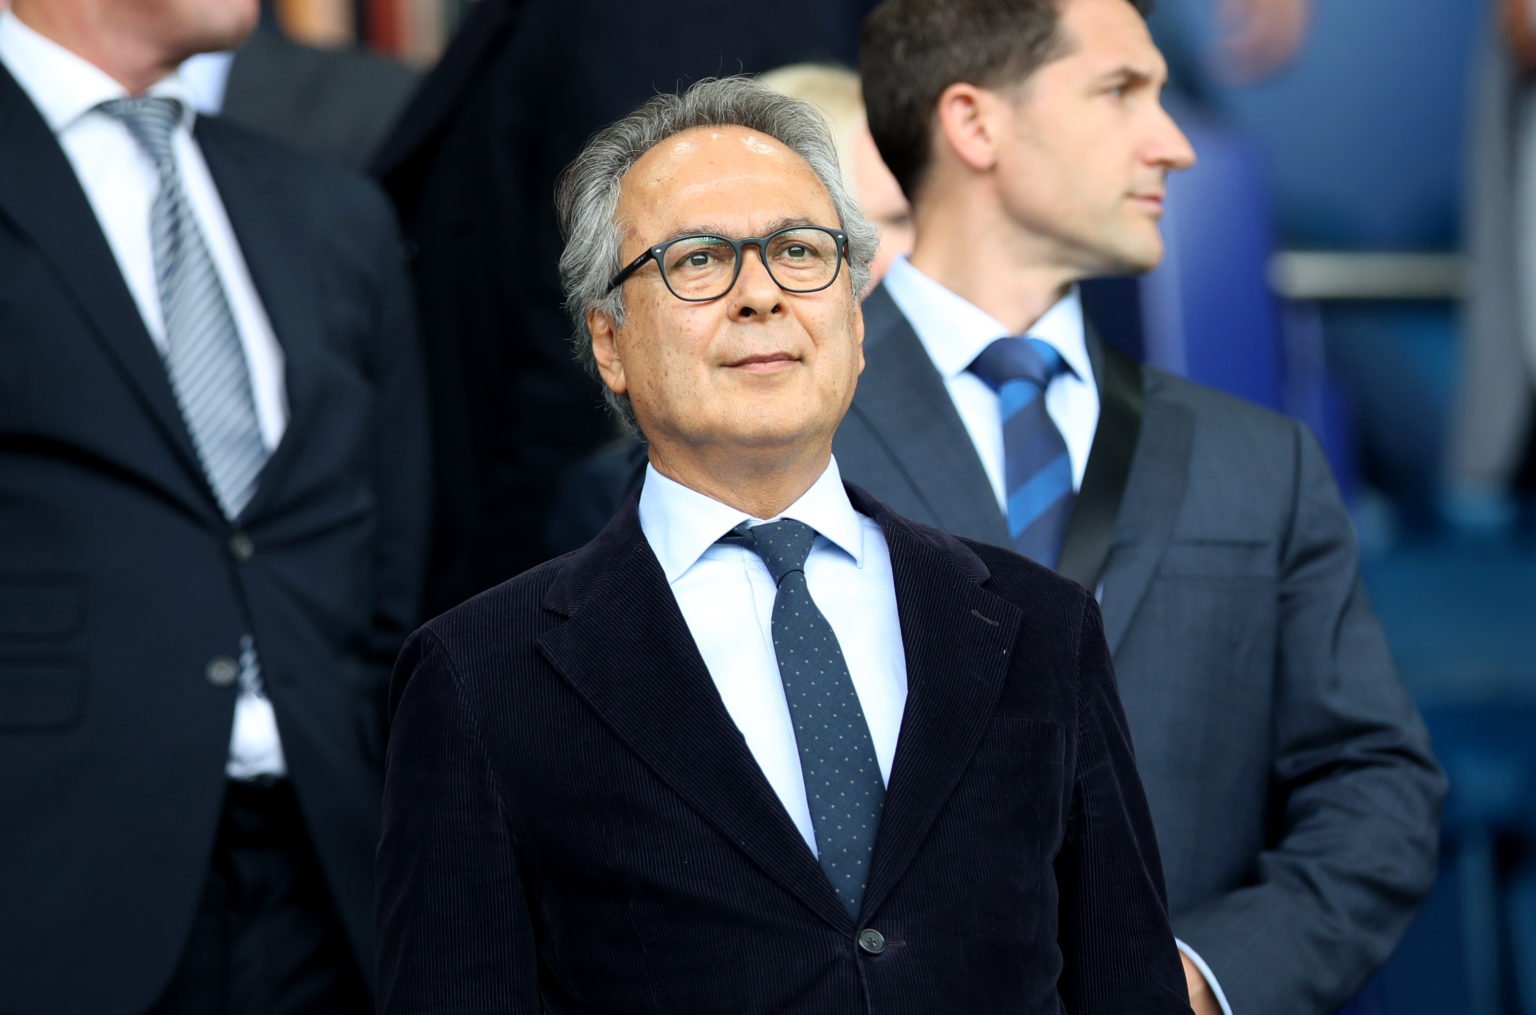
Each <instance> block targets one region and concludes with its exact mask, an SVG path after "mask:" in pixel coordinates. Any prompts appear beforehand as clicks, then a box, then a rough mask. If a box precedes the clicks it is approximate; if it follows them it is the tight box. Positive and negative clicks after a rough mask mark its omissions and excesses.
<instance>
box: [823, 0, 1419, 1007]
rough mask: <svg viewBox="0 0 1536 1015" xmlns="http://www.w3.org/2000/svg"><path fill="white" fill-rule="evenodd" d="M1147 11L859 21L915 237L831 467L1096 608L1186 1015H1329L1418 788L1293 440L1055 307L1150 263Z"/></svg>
mask: <svg viewBox="0 0 1536 1015" xmlns="http://www.w3.org/2000/svg"><path fill="white" fill-rule="evenodd" d="M1143 7H1144V4H1143V3H1141V2H1140V0H1010V2H1007V3H1004V2H999V0H954V2H951V3H947V4H944V5H934V4H931V3H925V2H918V0H888V2H887V3H885V4H884V5H883V6H882V7H881V8H880V9H878V10H877V11H876V12H875V13H874V14H873V15H872V16H871V18H870V20H869V21H868V22H866V24H865V29H864V38H863V52H862V56H861V64H862V67H861V70H862V74H863V81H864V97H865V101H866V103H867V105H868V108H869V122H870V127H871V129H872V131H873V133H874V136H875V140H876V142H877V144H878V146H879V148H880V151H881V155H882V156H883V157H884V158H885V160H886V162H887V164H888V165H889V166H890V168H891V170H892V171H893V172H894V173H895V175H896V178H897V180H898V181H900V183H901V185H902V189H903V190H904V191H905V192H906V194H907V197H908V199H909V200H910V201H911V202H912V205H913V210H914V214H915V218H916V224H917V244H916V248H915V249H914V251H913V253H912V255H911V258H910V260H900V261H898V262H897V263H896V265H895V266H894V267H893V268H892V269H891V271H890V273H889V275H887V277H886V281H885V283H884V284H883V285H882V286H881V288H879V289H877V290H876V291H875V292H874V293H873V294H872V295H871V296H870V297H869V298H868V300H867V301H866V303H865V321H866V328H867V331H866V340H865V350H866V358H867V364H868V365H867V368H866V370H865V373H864V376H863V378H862V379H861V381H860V383H859V387H858V390H857V392H856V394H855V397H854V402H853V406H852V409H851V411H850V412H849V414H848V416H847V418H846V419H845V421H844V422H843V424H842V426H841V428H840V430H839V433H838V436H837V441H836V445H835V452H836V455H837V460H838V462H839V463H840V464H841V465H842V467H843V470H844V474H845V476H847V477H848V478H849V480H850V481H851V482H854V483H857V484H859V485H860V486H863V487H865V488H867V489H868V490H870V491H871V492H872V493H874V494H875V496H877V497H879V498H881V499H883V500H885V501H886V502H888V503H889V504H891V505H892V506H893V507H894V508H895V509H896V510H897V511H899V512H901V513H903V514H906V515H909V516H911V517H913V518H917V519H919V520H922V521H924V522H928V523H930V524H935V525H937V526H939V527H942V528H946V529H949V530H950V531H952V532H955V533H957V534H960V535H964V536H969V537H972V538H980V539H983V540H986V541H989V542H992V543H996V544H998V545H1002V546H1010V547H1014V548H1017V549H1022V550H1025V551H1027V552H1029V553H1031V554H1032V555H1034V556H1036V557H1037V558H1038V559H1041V560H1043V561H1045V562H1048V563H1051V564H1054V565H1055V566H1057V567H1058V569H1059V570H1061V571H1062V572H1063V573H1065V574H1067V575H1068V576H1070V577H1073V578H1075V579H1076V580H1077V581H1079V582H1080V583H1082V584H1083V585H1085V586H1086V587H1088V588H1090V589H1097V590H1098V591H1099V593H1100V596H1101V600H1102V607H1103V611H1104V618H1105V626H1106V634H1107V637H1108V640H1109V644H1110V647H1111V649H1112V651H1113V653H1114V661H1115V668H1116V671H1117V674H1118V680H1119V687H1120V693H1121V695H1122V697H1123V699H1124V702H1125V707H1126V711H1127V713H1128V715H1129V719H1130V725H1131V730H1132V734H1133V737H1134V739H1135V741H1136V746H1137V754H1138V767H1139V769H1140V771H1141V775H1142V778H1143V780H1144V782H1145V785H1146V790H1147V795H1148V798H1149V800H1150V802H1151V806H1152V813H1153V819H1154V822H1155V825H1156V828H1157V833H1158V838H1159V842H1160V845H1161V851H1162V856H1163V860H1164V864H1165V867H1166V874H1167V879H1168V889H1169V902H1170V908H1171V912H1172V914H1173V926H1174V931H1175V933H1176V935H1177V936H1178V938H1179V941H1180V945H1181V951H1182V953H1183V955H1184V960H1185V975H1186V979H1187V981H1188V985H1189V988H1190V994H1191V1000H1192V1002H1193V1004H1194V1006H1195V1008H1196V1010H1197V1011H1200V1012H1215V1011H1222V1012H1227V1013H1229V1015H1230V1013H1233V1012H1235V1013H1237V1015H1263V1013H1271V1012H1273V1013H1277V1015H1278V1013H1285V1015H1295V1013H1299V1012H1322V1011H1329V1010H1332V1009H1335V1008H1337V1007H1338V1006H1339V1005H1341V1004H1343V1003H1345V1002H1346V1001H1347V1000H1348V999H1349V998H1350V997H1351V996H1353V995H1354V994H1355V993H1356V992H1357V991H1358V990H1359V989H1360V987H1361V985H1362V984H1363V983H1364V982H1365V981H1366V980H1367V979H1368V978H1369V976H1370V975H1371V974H1372V972H1373V971H1374V970H1375V969H1376V968H1377V967H1378V966H1379V965H1380V964H1381V962H1382V961H1383V960H1384V959H1385V958H1386V956H1387V954H1388V953H1389V952H1390V951H1391V949H1392V947H1393V946H1394V945H1395V943H1396V942H1397V940H1398V938H1399V937H1400V935H1401V934H1402V932H1403V930H1404V929H1405V927H1406V926H1407V924H1408V921H1409V919H1410V918H1411V916H1412V915H1413V912H1414V909H1415V908H1416V906H1417V904H1418V903H1419V902H1420V900H1421V899H1422V898H1423V896H1424V895H1425V894H1426V893H1427V891H1428V889H1429V886H1430V884H1431V881H1432V880H1433V876H1434V870H1435V853H1436V843H1437V822H1438V813H1439V808H1440V803H1441V799H1442V797H1443V793H1444V781H1443V777H1442V775H1441V773H1440V770H1439V769H1438V767H1437V766H1436V764H1435V762H1434V760H1433V758H1432V756H1431V755H1430V751H1429V743H1428V738H1427V736H1426V734H1425V731H1424V728H1423V725H1422V723H1421V722H1420V720H1419V717H1418V715H1417V712H1416V710H1415V708H1414V705H1413V703H1412V701H1411V700H1410V699H1409V697H1408V696H1407V694H1406V692H1405V691H1404V689H1403V687H1402V686H1401V684H1400V682H1399V680H1398V678H1397V675H1396V673H1395V670H1394V668H1393V665H1392V662H1391V659H1390V657H1389V654H1388V651H1387V646H1386V644H1385V641H1384V639H1383V637H1382V632H1381V629H1380V626H1379V625H1378V623H1377V621H1376V618H1375V617H1374V615H1373V614H1372V612H1371V609H1370V606H1369V604H1368V603H1367V601H1366V596H1365V593H1364V591H1363V589H1362V588H1361V585H1360V582H1359V577H1358V559H1357V550H1356V546H1355V542H1354V537H1353V534H1352V530H1351V526H1350V522H1349V518H1348V516H1347V514H1346V512H1345V510H1344V507H1343V505H1342V503H1341V502H1340V499H1339V496H1338V492H1337V490H1336V488H1335V486H1334V483H1333V480H1332V478H1331V476H1330V475H1329V472H1328V469H1327V466H1326V464H1325V462H1324V459H1323V456H1322V454H1321V452H1320V451H1319V449H1318V447H1317V444H1316V442H1315V441H1314V439H1313V438H1312V436H1311V435H1310V434H1309V433H1307V432H1306V431H1305V429H1304V428H1303V427H1302V426H1300V425H1298V424H1297V423H1295V422H1293V421H1290V420H1287V419H1283V418H1281V417H1278V416H1275V415H1272V414H1270V413H1268V412H1265V411H1263V410H1260V409H1258V408H1255V407H1253V406H1250V405H1246V404H1244V403H1242V402H1239V401H1237V400H1235V399H1232V398H1229V397H1226V396H1223V395H1220V394H1218V393H1216V392H1213V391H1209V390H1205V389H1202V388H1200V387H1198V386H1196V385H1193V384H1190V383H1188V382H1185V381H1182V380H1180V379H1178V378H1175V377H1171V376H1168V375H1165V374H1162V373H1159V372H1157V371H1154V370H1150V369H1147V370H1144V369H1142V368H1141V367H1139V366H1138V365H1136V364H1134V363H1132V362H1130V361H1128V360H1126V359H1125V358H1123V357H1121V356H1118V355H1116V354H1115V353H1114V352H1113V351H1112V350H1111V349H1109V348H1108V347H1107V346H1105V345H1104V344H1103V343H1102V342H1100V341H1099V340H1098V339H1097V337H1095V336H1093V335H1091V334H1089V333H1088V332H1087V330H1086V328H1085V326H1084V324H1083V318H1082V311H1081V307H1080V305H1079V302H1078V298H1077V294H1076V289H1075V284H1076V283H1077V282H1078V281H1079V280H1081V279H1083V278H1086V277H1090V276H1095V275H1105V274H1124V273H1133V272H1140V271H1146V270H1148V269H1150V268H1152V267H1153V266H1154V265H1156V264H1157V262H1158V260H1159V259H1160V258H1161V255H1162V240H1161V237H1160V235H1159V218H1160V215H1161V211H1162V199H1163V193H1164V189H1163V183H1164V179H1165V177H1166V175H1167V174H1168V173H1169V172H1173V171H1176V170H1179V169H1182V168H1184V167H1186V166H1188V165H1190V164H1191V163H1192V162H1193V159H1194V153H1193V151H1191V149H1190V147H1189V144H1188V141H1187V140H1186V139H1185V138H1184V136H1183V135H1182V133H1180V132H1179V130H1178V128H1177V127H1175V126H1174V124H1173V122H1172V121H1171V120H1170V119H1169V118H1168V117H1167V115H1166V113H1164V111H1163V109H1162V106H1161V104H1160V102H1159V89H1160V88H1161V86H1162V84H1163V82H1164V79H1165V77H1166V71H1165V66H1164V63H1163V59H1162V57H1161V55H1160V54H1159V53H1158V51H1157V49H1156V48H1155V47H1154V45H1153V44H1152V41H1151V39H1150V37H1149V35H1148V34H1147V30H1146V26H1145V23H1144V21H1143V17H1142V15H1143V13H1144V11H1143ZM1234 340H1240V338H1238V337H1235V338H1234Z"/></svg>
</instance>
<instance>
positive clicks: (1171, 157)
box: [1149, 106, 1196, 172]
mask: <svg viewBox="0 0 1536 1015" xmlns="http://www.w3.org/2000/svg"><path fill="white" fill-rule="evenodd" d="M1157 119H1158V123H1157V130H1156V132H1155V134H1154V136H1153V139H1152V146H1153V147H1152V152H1151V157H1150V159H1149V161H1151V162H1155V163H1157V164H1159V165H1162V166H1165V167H1167V169H1168V170H1169V171H1171V172H1177V171H1179V170H1181V169H1188V168H1189V167H1190V166H1192V165H1194V164H1195V158H1196V156H1195V146H1194V145H1192V144H1190V143H1189V138H1187V137H1185V136H1184V132H1183V131H1182V130H1180V129H1179V125H1178V124H1177V123H1174V122H1173V117H1172V116H1169V115H1168V111H1167V110H1166V109H1164V108H1162V106H1158V108H1157Z"/></svg>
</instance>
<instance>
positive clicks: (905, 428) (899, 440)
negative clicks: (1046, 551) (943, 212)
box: [850, 288, 1013, 546]
mask: <svg viewBox="0 0 1536 1015" xmlns="http://www.w3.org/2000/svg"><path fill="white" fill-rule="evenodd" d="M864 322H865V328H866V338H865V350H866V357H865V364H866V365H865V368H864V377H863V379H862V381H861V382H860V383H859V385H858V387H857V388H856V390H855V392H854V398H853V407H852V409H851V410H850V411H851V412H852V413H853V414H855V415H857V416H860V417H862V418H863V420H864V421H865V422H866V423H867V424H868V426H869V428H870V430H871V432H873V433H875V434H878V435H880V438H881V439H882V440H883V441H884V442H885V445H886V450H887V451H888V452H889V454H890V457H891V459H892V461H893V462H895V464H896V465H897V467H898V468H899V469H900V470H901V471H902V473H903V474H904V475H905V477H906V479H907V482H908V483H909V484H910V485H911V487H912V488H913V489H914V490H915V491H916V492H917V495H918V496H919V497H920V498H921V499H922V500H923V502H924V503H925V504H926V505H927V507H928V509H929V511H930V512H931V513H932V517H933V518H934V524H935V525H936V526H937V527H939V528H941V529H944V530H945V531H947V532H954V533H958V534H961V535H965V536H970V537H973V538H976V539H982V540H985V541H986V542H989V543H994V544H996V545H998V546H1011V545H1012V543H1013V541H1012V539H1011V538H1010V537H1009V534H1008V526H1007V522H1006V521H1005V520H1004V519H1003V516H1002V512H1000V511H999V510H998V507H997V496H996V494H994V493H993V491H992V483H991V481H990V480H989V479H988V478H987V474H986V470H984V469H983V468H982V465H981V460H980V459H979V458H978V457H977V455H976V452H975V450H974V446H973V445H972V444H971V438H970V434H969V433H967V431H966V429H965V424H964V423H962V422H961V420H960V415H959V413H957V412H956V411H955V406H954V402H953V401H951V399H950V397H949V392H948V390H946V389H945V387H944V381H943V379H942V378H941V377H940V376H939V374H938V371H936V370H935V369H934V368H933V362H932V360H930V359H929V358H928V352H927V350H925V349H924V348H923V345H922V342H921V341H920V340H919V339H918V337H917V333H916V332H914V331H913V330H912V326H911V324H909V323H908V322H907V319H906V318H905V317H904V316H902V313H901V311H900V310H899V309H897V307H896V304H895V301H893V300H892V299H891V297H890V296H889V295H888V294H887V293H886V291H885V289H884V288H877V289H876V290H875V291H874V292H872V293H870V295H869V297H868V298H867V299H866V300H865V301H864Z"/></svg>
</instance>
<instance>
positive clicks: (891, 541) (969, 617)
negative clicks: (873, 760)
mask: <svg viewBox="0 0 1536 1015" xmlns="http://www.w3.org/2000/svg"><path fill="white" fill-rule="evenodd" d="M849 494H850V496H851V497H852V498H853V501H854V506H855V507H857V508H858V509H859V510H860V511H861V512H862V513H865V514H870V515H873V516H874V517H875V518H876V520H877V521H879V523H880V526H881V529H882V530H883V531H884V532H885V537H886V543H887V545H888V546H889V547H890V553H891V569H892V572H893V575H894V579H895V584H896V611H897V615H898V617H899V619H900V622H901V632H902V643H903V648H904V651H905V655H906V661H907V706H906V711H905V712H904V714H903V715H902V720H901V732H900V734H899V736H898V739H897V741H896V757H895V759H894V760H893V761H892V763H891V778H890V784H889V786H888V787H887V789H886V796H885V808H884V810H883V812H882V813H881V816H880V832H879V836H878V838H877V839H876V843H875V854H874V858H873V859H872V861H871V867H870V874H869V883H868V884H867V885H866V886H865V889H864V902H863V912H864V913H872V912H874V911H875V910H876V908H877V907H879V905H880V904H881V903H882V902H883V901H884V900H885V898H886V897H887V896H888V895H890V893H891V890H892V889H893V888H894V887H895V885H896V884H897V883H898V882H899V881H900V880H901V877H902V874H903V873H904V872H905V871H906V869H907V867H908V866H909V865H910V864H911V862H912V858H913V856H914V855H915V854H916V853H917V849H918V847H919V846H920V845H921V844H922V841H923V839H924V838H925V837H926V836H927V834H928V830H929V829H930V828H931V827H932V826H933V823H934V821H935V820H936V819H937V818H938V816H939V812H940V811H941V810H942V809H943V807H944V804H945V802H946V801H947V800H948V799H949V797H950V795H951V794H952V793H953V792H954V789H955V787H956V786H957V785H959V782H960V777H961V775H962V774H963V773H964V771H965V768H966V766H967V765H968V764H969V763H970V760H971V755H972V754H974V753H975V751H976V748H977V745H978V744H980V742H981V737H982V734H983V733H984V732H985V731H986V727H987V723H988V720H990V719H991V717H992V714H993V712H994V711H995V709H996V706H997V699H998V696H999V695H1000V694H1001V693H1002V688H1003V683H1004V681H1005V680H1006V679H1007V676H1008V669H1009V665H1010V662H1011V659H1010V657H1009V649H1010V648H1011V647H1012V645H1013V643H1014V640H1015V639H1016V637H1017V634H1018V628H1019V623H1020V620H1021V614H1020V611H1019V609H1018V607H1016V606H1014V605H1013V604H1012V603H1009V602H1006V601H1005V600H1003V599H1000V598H998V597H997V596H994V595H992V594H991V593H990V592H988V591H986V590H985V589H984V588H982V587H981V585H982V582H983V581H985V579H986V577H987V575H988V571H987V569H986V566H985V565H984V564H983V563H982V562H981V559H980V558H978V557H977V556H976V555H975V554H973V553H971V552H970V551H969V550H968V549H966V548H965V547H964V546H963V545H962V544H961V543H959V542H958V541H956V540H951V539H949V538H948V537H937V536H935V535H932V534H929V533H925V532H922V531H920V530H917V529H915V528H913V527H912V526H911V524H910V523H908V522H906V521H905V520H903V519H900V518H899V517H897V516H894V515H892V514H891V513H890V512H889V511H888V510H887V509H886V508H885V507H884V506H883V505H881V504H879V502H877V501H874V500H873V499H872V498H870V497H869V495H868V494H865V493H864V492H863V491H861V490H859V489H858V488H856V487H849ZM940 539H942V540H943V542H941V541H940Z"/></svg>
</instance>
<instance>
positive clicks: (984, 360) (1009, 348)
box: [970, 338, 1067, 391]
mask: <svg viewBox="0 0 1536 1015" xmlns="http://www.w3.org/2000/svg"><path fill="white" fill-rule="evenodd" d="M1066 369H1067V365H1066V363H1065V361H1063V360H1062V358H1061V353H1059V352H1057V351H1056V348H1055V347H1054V346H1052V345H1051V344H1050V343H1048V342H1042V341H1040V339H1038V338H1000V339H998V340H997V341H995V342H993V343H992V344H991V345H989V346H987V347H986V348H985V349H983V350H981V355H980V356H977V357H976V359H975V360H973V361H972V362H971V366H970V371H971V373H973V374H975V375H976V376H977V377H980V378H981V379H982V380H983V381H985V382H986V383H987V385H988V387H990V388H991V389H992V390H993V391H999V390H1001V389H1002V387H1003V385H1005V384H1007V383H1009V382H1010V381H1029V382H1030V383H1032V384H1034V385H1035V386H1037V387H1038V388H1039V389H1040V390H1042V391H1043V390H1045V388H1046V386H1047V385H1049V384H1050V383H1051V381H1053V380H1054V379H1055V378H1056V377H1057V376H1059V375H1060V374H1061V373H1062V371H1064V370H1066Z"/></svg>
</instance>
